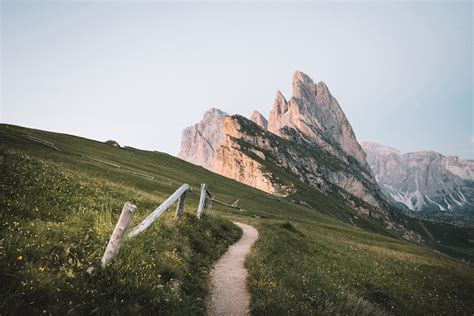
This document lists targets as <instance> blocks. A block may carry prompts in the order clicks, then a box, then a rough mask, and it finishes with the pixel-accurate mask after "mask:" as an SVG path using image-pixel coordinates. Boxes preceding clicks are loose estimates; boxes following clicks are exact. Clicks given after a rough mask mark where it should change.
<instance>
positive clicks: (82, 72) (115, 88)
mask: <svg viewBox="0 0 474 316" xmlns="http://www.w3.org/2000/svg"><path fill="white" fill-rule="evenodd" d="M472 6H473V5H472V3H471V2H470V1H466V2H456V1H455V2H452V1H435V2H428V1H418V2H409V1H403V2H397V1H386V2H384V1H372V2H357V1H352V2H341V1H338V2H304V3H303V2H291V3H282V2H269V1H266V2H259V3H251V2H239V3H223V2H189V3H183V2H180V3H177V2H175V3H165V2H155V1H121V2H119V1H111V0H109V1H105V0H104V1H77V0H76V1H65V0H64V1H61V0H57V1H40V0H35V1H31V2H29V1H21V0H15V1H9V0H3V1H1V15H0V17H1V37H0V48H1V51H0V52H1V63H0V80H1V82H0V87H1V90H0V106H1V108H0V122H2V123H9V124H16V125H21V126H26V127H32V128H38V129H45V130H50V131H56V132H61V133H68V134H74V135H78V136H83V137H87V138H92V139H96V140H101V141H105V140H108V139H114V140H117V141H118V142H119V143H120V144H121V145H127V146H133V147H137V148H142V149H150V150H158V151H164V152H167V153H170V154H173V155H176V154H177V153H178V151H179V148H180V142H181V132H182V130H183V129H184V128H185V127H187V126H189V125H192V124H194V123H196V122H198V121H199V120H200V119H201V118H202V116H203V114H204V112H205V111H206V110H208V109H209V108H211V107H217V108H220V109H222V110H224V111H225V112H227V113H229V114H236V113H238V114H242V115H244V116H247V117H249V116H250V114H251V113H252V111H253V110H258V111H260V112H261V113H263V114H264V115H265V116H266V117H267V118H268V114H269V113H270V110H271V108H272V105H273V101H274V98H275V94H276V91H277V90H281V91H282V92H283V93H284V95H285V96H286V97H287V98H288V97H289V96H290V92H291V77H292V74H293V72H294V71H295V70H301V71H303V72H305V73H306V74H308V75H309V76H310V77H312V78H313V79H314V80H315V81H321V80H322V81H324V82H325V83H326V84H327V85H328V87H329V90H330V91H331V93H332V94H333V96H334V97H335V98H336V99H337V100H338V101H339V103H340V105H341V107H342V109H343V110H344V112H345V113H346V116H347V118H348V119H349V121H350V123H351V125H352V127H353V129H354V132H355V134H356V136H357V139H358V140H359V142H362V141H375V142H379V143H382V144H385V145H388V146H391V147H394V148H397V149H399V150H401V151H402V152H409V151H418V150H435V151H438V152H441V153H443V154H446V155H457V156H459V157H461V158H468V159H474V128H473V122H474V114H473V94H472V90H473V80H472V74H473V71H474V68H473V31H472V29H473V20H472V19H473V12H474V11H473V8H472Z"/></svg>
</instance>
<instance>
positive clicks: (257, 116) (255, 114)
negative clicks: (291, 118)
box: [250, 111, 268, 129]
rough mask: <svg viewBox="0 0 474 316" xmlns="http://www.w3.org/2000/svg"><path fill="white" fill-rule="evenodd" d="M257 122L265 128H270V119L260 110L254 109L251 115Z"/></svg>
mask: <svg viewBox="0 0 474 316" xmlns="http://www.w3.org/2000/svg"><path fill="white" fill-rule="evenodd" d="M250 120H252V121H253V122H254V123H255V124H257V125H259V126H260V127H261V128H263V129H267V128H268V121H267V119H266V118H265V116H263V115H262V114H261V113H260V112H258V111H253V113H252V116H251V117H250Z"/></svg>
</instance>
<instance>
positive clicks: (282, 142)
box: [179, 72, 386, 214]
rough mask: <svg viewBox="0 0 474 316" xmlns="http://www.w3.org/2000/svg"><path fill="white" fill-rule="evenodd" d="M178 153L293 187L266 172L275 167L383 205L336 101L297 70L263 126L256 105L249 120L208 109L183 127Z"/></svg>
mask: <svg viewBox="0 0 474 316" xmlns="http://www.w3.org/2000/svg"><path fill="white" fill-rule="evenodd" d="M267 127H268V130H267ZM179 157H180V158H183V159H185V160H187V161H189V162H192V163H194V164H198V165H201V166H204V167H205V168H207V169H209V170H212V171H214V172H217V173H219V174H221V175H224V176H227V177H230V178H233V179H235V180H238V181H240V182H242V183H245V184H248V185H251V186H253V187H256V188H258V189H261V190H264V191H266V192H269V193H272V194H276V195H280V196H286V195H288V194H291V193H292V192H294V190H295V183H288V182H285V181H282V180H281V179H279V178H278V177H276V176H275V175H274V173H275V171H274V172H272V171H269V170H275V169H274V168H277V169H276V171H277V172H280V171H284V172H286V173H287V174H289V175H291V176H292V177H294V178H297V179H299V180H300V181H301V182H303V183H306V184H308V185H309V186H311V187H313V188H315V189H317V190H319V191H321V192H326V193H328V194H329V192H336V193H337V194H341V195H343V196H344V198H345V199H346V200H348V201H349V200H351V201H353V202H351V203H355V202H354V201H355V200H354V199H353V198H352V197H356V198H358V199H360V200H362V201H363V202H365V203H367V205H370V206H371V207H375V208H379V209H382V208H383V207H384V206H386V202H385V201H384V199H383V195H382V192H381V191H380V188H379V187H378V184H377V182H376V181H375V178H374V177H373V174H372V172H371V170H370V167H369V166H368V164H367V162H366V161H365V152H364V151H363V150H362V148H361V146H360V145H359V144H358V143H357V140H356V138H355V136H354V133H353V131H352V128H351V126H350V124H349V122H348V121H347V119H346V117H345V115H344V113H343V112H342V110H341V108H340V106H339V104H338V103H337V101H336V100H335V99H334V98H333V97H332V96H331V94H330V93H329V90H328V89H327V87H326V86H325V85H324V83H318V84H314V82H313V80H312V79H311V78H309V77H308V76H306V75H304V74H303V73H301V72H296V73H295V75H294V76H293V95H292V97H291V99H290V101H286V99H285V98H284V96H283V95H282V94H281V92H278V93H277V98H276V100H275V104H274V107H273V109H272V112H271V114H270V121H269V122H268V125H267V122H266V120H265V118H264V117H263V115H261V114H260V113H258V112H254V113H253V115H252V120H248V119H246V118H244V117H242V116H239V115H235V116H226V115H225V113H224V112H222V111H219V110H216V109H211V110H209V111H208V112H206V114H205V115H204V118H203V120H202V121H201V122H199V123H198V124H195V125H194V126H191V127H188V128H187V129H186V130H185V131H184V132H183V139H182V148H181V151H180V153H179ZM272 168H273V169H272ZM383 212H384V211H380V212H379V214H382V213H383Z"/></svg>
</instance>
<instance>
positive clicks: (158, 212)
mask: <svg viewBox="0 0 474 316" xmlns="http://www.w3.org/2000/svg"><path fill="white" fill-rule="evenodd" d="M188 189H189V185H188V184H186V183H185V184H183V185H182V186H181V187H180V188H179V189H178V190H176V191H175V192H174V193H173V194H172V195H171V196H170V197H169V198H168V199H167V200H166V201H164V202H163V203H162V204H161V205H160V206H158V207H157V208H156V209H155V210H154V211H153V212H152V213H151V214H150V215H148V216H147V218H145V219H144V220H143V222H141V223H140V224H138V226H137V227H135V228H134V229H132V231H131V232H130V233H128V235H127V236H128V237H134V236H136V235H138V234H139V233H141V232H142V231H144V230H145V229H147V228H148V226H150V225H151V224H152V223H153V222H154V221H155V220H156V219H157V218H158V217H160V215H161V214H162V213H163V212H164V211H166V210H167V209H168V208H169V207H170V206H171V204H173V203H174V202H175V201H176V200H177V199H179V198H180V197H181V195H182V194H183V193H184V192H186V191H187V190H188Z"/></svg>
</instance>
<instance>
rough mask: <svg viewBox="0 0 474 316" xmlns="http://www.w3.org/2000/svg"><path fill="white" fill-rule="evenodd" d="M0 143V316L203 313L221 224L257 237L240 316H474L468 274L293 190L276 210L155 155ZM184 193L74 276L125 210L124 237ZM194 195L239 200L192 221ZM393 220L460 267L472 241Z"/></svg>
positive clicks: (244, 190) (227, 232)
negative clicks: (110, 255) (129, 208)
mask: <svg viewBox="0 0 474 316" xmlns="http://www.w3.org/2000/svg"><path fill="white" fill-rule="evenodd" d="M0 131H2V133H0V141H1V142H0V144H1V145H0V146H1V148H2V149H3V155H2V161H3V163H2V168H3V170H4V171H5V172H3V173H2V180H1V181H2V183H1V185H2V197H1V205H0V207H1V211H0V216H1V218H2V225H3V226H2V228H1V230H0V247H1V248H0V251H1V252H0V267H1V274H0V278H1V280H0V282H1V283H0V284H1V290H0V302H1V303H0V304H1V305H0V309H1V312H2V314H8V313H15V314H16V313H24V312H35V313H41V312H42V311H43V310H46V311H47V312H48V313H52V314H62V313H65V312H71V313H78V314H84V313H98V314H110V313H141V314H147V313H164V314H202V313H203V312H204V310H203V308H204V306H203V301H202V300H203V298H204V296H205V293H206V277H207V271H208V270H209V268H210V267H211V265H212V264H213V262H215V260H216V259H217V258H218V257H219V256H220V255H221V254H222V253H223V252H224V251H225V249H226V248H227V246H228V245H229V244H231V243H232V242H234V241H235V240H236V239H238V238H239V236H240V230H238V229H237V228H236V227H235V226H234V225H232V224H231V223H230V221H229V220H239V221H242V222H245V223H249V224H252V225H254V226H255V227H256V228H257V229H258V230H259V233H260V238H259V240H258V241H257V242H256V244H255V246H254V248H253V251H252V254H251V256H250V257H249V258H248V259H247V261H246V264H247V266H248V269H249V289H250V292H251V295H252V302H251V308H252V313H253V314H256V315H259V314H267V315H268V314H335V313H339V314H387V313H394V314H400V315H401V314H454V313H456V314H473V313H474V307H473V306H472V293H473V292H474V268H473V266H472V264H471V263H468V262H465V261H461V260H458V259H454V258H452V257H449V256H447V255H445V254H442V253H439V252H436V251H434V250H433V249H432V248H429V247H427V246H426V245H425V246H419V245H416V244H412V243H408V242H406V241H403V240H401V239H399V238H397V237H396V236H393V235H392V234H391V233H390V232H389V231H387V230H386V229H385V228H383V227H380V226H379V225H378V223H377V222H374V221H372V220H371V219H369V218H366V217H364V216H360V215H358V214H356V213H355V212H354V211H352V210H351V209H350V208H348V207H347V206H346V205H345V204H344V203H342V202H341V201H340V200H338V199H335V198H334V197H331V196H325V195H323V194H321V193H319V192H317V191H315V190H313V189H311V188H309V187H307V186H305V185H304V184H302V183H298V184H297V190H298V192H297V193H295V194H294V195H291V196H289V197H288V198H276V197H273V196H270V195H267V194H265V193H264V192H261V191H258V190H255V189H253V188H250V187H248V186H245V185H242V184H240V183H238V182H236V181H233V180H230V179H227V178H224V177H221V176H219V175H216V174H213V173H210V172H208V171H206V170H205V169H203V168H201V167H197V166H194V165H191V164H189V163H186V162H184V161H181V160H179V159H177V158H174V157H172V156H170V155H166V154H162V153H159V152H150V151H141V150H137V149H133V148H129V147H127V148H125V149H118V148H114V147H112V146H110V145H107V144H104V143H101V142H96V141H91V140H87V139H83V138H79V137H74V136H70V135H64V134H56V133H50V132H45V131H38V130H31V129H25V128H21V127H17V126H7V125H1V126H0ZM26 135H34V136H36V137H40V138H43V139H46V140H48V141H51V142H53V143H55V145H56V146H57V147H58V148H60V149H61V150H63V152H60V151H56V150H52V149H51V148H48V147H46V146H44V145H41V144H37V143H34V142H31V141H30V140H27V139H26V138H25V137H24V136H26ZM81 154H84V155H87V156H90V157H93V158H97V159H101V160H106V161H110V162H112V163H115V164H118V165H120V166H121V168H120V169H118V168H113V167H111V166H107V165H104V164H100V163H97V162H94V161H90V160H86V159H83V158H81V156H80V155H81ZM123 168H127V169H132V170H136V171H138V172H141V173H144V174H148V175H151V176H153V177H154V179H153V180H148V179H146V178H142V177H139V176H134V175H132V174H129V173H125V172H123V171H122V170H121V169H123ZM282 176H284V175H283V174H282ZM292 180H294V179H292ZM184 182H186V183H189V184H190V185H191V187H192V188H193V189H194V192H193V193H192V194H188V196H187V199H186V214H185V216H184V217H183V218H182V219H180V220H175V219H174V218H173V214H172V213H173V212H172V211H168V213H165V215H164V216H163V217H162V218H160V219H159V220H158V221H157V222H156V223H155V224H153V225H152V226H151V227H150V228H149V229H148V230H147V231H146V232H145V233H143V234H141V235H139V236H137V237H136V238H133V239H130V240H127V241H126V243H125V245H124V246H123V248H122V249H121V252H120V254H119V256H118V257H117V260H115V261H114V263H113V264H112V265H111V266H110V268H109V269H107V270H105V271H104V272H102V273H99V274H98V275H97V276H95V277H93V278H91V277H88V276H87V275H86V274H85V269H86V268H87V267H88V266H89V265H91V264H96V263H97V262H98V260H99V259H100V256H101V255H102V252H103V251H104V249H105V245H106V243H107V239H108V237H109V236H110V233H111V231H112V229H113V225H114V223H115V221H116V219H117V217H118V215H119V213H120V210H121V207H122V205H123V203H124V202H125V201H128V200H131V201H132V202H133V203H135V204H136V205H137V206H138V212H137V214H136V215H135V216H136V218H135V219H134V223H135V224H137V223H138V221H139V220H140V219H142V218H144V217H145V216H146V215H147V214H148V213H149V212H150V211H151V210H152V209H154V207H156V206H157V205H158V204H160V203H161V202H162V201H163V200H164V199H165V198H166V197H167V196H169V195H170V194H171V193H173V191H174V190H176V189H177V188H178V187H179V186H180V185H181V184H182V183H184ZM201 182H206V183H207V184H208V185H209V188H210V191H211V192H212V193H213V194H214V196H215V197H216V198H217V199H219V200H222V201H226V202H229V203H232V202H233V201H235V200H237V199H239V205H240V206H241V207H242V210H241V211H238V210H234V209H229V208H226V207H225V206H220V205H217V204H214V210H213V211H212V212H211V213H208V214H206V216H204V218H203V219H202V220H201V221H199V220H197V219H196V218H195V216H194V214H193V213H194V212H195V208H196V206H197V202H198V198H199V196H198V194H197V192H198V191H199V186H200V183H201ZM404 220H406V221H407V224H409V225H410V227H411V228H412V229H414V230H415V229H416V230H417V231H420V232H421V231H427V232H425V235H424V236H429V235H431V236H432V237H430V238H432V240H431V242H432V244H433V245H439V249H440V250H443V251H445V252H448V253H449V251H452V252H453V253H452V255H459V256H460V257H461V256H463V257H464V258H465V260H472V253H473V245H472V242H471V243H470V242H469V241H468V239H469V238H471V239H472V240H474V237H472V236H474V234H473V232H472V229H467V228H466V229H465V230H462V229H459V228H455V227H452V226H449V225H447V226H443V225H440V224H435V223H429V222H424V223H423V222H419V221H415V220H410V219H404ZM420 223H423V225H424V228H423V227H420V225H421V224H420ZM427 239H428V237H427ZM430 245H431V244H430ZM443 247H444V248H443ZM20 257H21V258H20Z"/></svg>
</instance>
